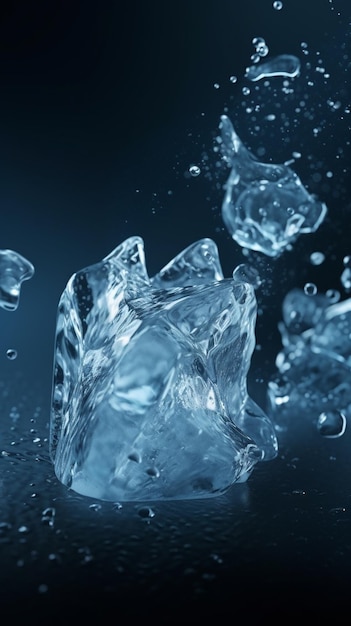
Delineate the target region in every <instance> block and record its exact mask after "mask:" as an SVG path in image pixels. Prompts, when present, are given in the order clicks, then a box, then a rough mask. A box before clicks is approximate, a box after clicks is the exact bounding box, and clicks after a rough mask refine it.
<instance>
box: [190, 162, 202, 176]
mask: <svg viewBox="0 0 351 626" xmlns="http://www.w3.org/2000/svg"><path fill="white" fill-rule="evenodd" d="M189 174H191V176H194V177H196V176H199V175H200V174H201V169H200V168H199V166H198V165H190V167H189Z"/></svg>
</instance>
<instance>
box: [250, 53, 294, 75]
mask: <svg viewBox="0 0 351 626" xmlns="http://www.w3.org/2000/svg"><path fill="white" fill-rule="evenodd" d="M300 68H301V63H300V59H299V58H298V57H296V56H294V55H293V54H280V55H279V56H276V57H273V58H272V59H269V60H267V61H265V63H258V64H256V65H250V67H248V68H247V69H246V72H245V77H246V78H248V79H249V80H252V81H256V80H261V79H262V78H271V77H273V76H285V77H286V78H295V76H298V75H299V74H300Z"/></svg>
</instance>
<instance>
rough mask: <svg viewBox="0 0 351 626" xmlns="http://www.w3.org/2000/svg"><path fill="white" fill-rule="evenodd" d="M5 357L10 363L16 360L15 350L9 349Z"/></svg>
mask: <svg viewBox="0 0 351 626" xmlns="http://www.w3.org/2000/svg"><path fill="white" fill-rule="evenodd" d="M6 356H7V358H8V359H9V360H10V361H13V360H14V359H16V358H17V350H14V348H9V349H8V350H7V351H6Z"/></svg>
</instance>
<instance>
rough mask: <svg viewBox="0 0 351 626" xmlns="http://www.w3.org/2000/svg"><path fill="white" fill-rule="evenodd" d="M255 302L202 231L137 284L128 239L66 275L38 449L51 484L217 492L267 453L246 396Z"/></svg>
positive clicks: (85, 489) (117, 495)
mask: <svg viewBox="0 0 351 626" xmlns="http://www.w3.org/2000/svg"><path fill="white" fill-rule="evenodd" d="M255 320H256V298H255V293H254V288H253V286H252V285H250V284H248V283H246V282H240V281H238V280H237V281H234V280H232V279H224V278H223V274H222V269H221V266H220V262H219V258H218V251H217V247H216V245H215V243H214V242H213V241H211V240H210V239H203V240H201V241H198V242H196V243H194V244H192V245H191V246H189V247H188V248H187V249H186V250H184V251H183V252H182V253H180V254H179V255H178V256H176V257H175V259H174V260H173V261H171V262H170V263H169V264H168V265H166V266H165V267H164V268H163V269H162V270H161V271H160V272H159V273H158V274H157V275H156V276H154V277H153V278H149V276H148V274H147V270H146V267H145V262H144V251H143V241H142V239H140V238H139V237H131V238H129V239H127V240H126V241H124V242H123V243H122V244H121V245H119V246H118V247H117V248H116V249H115V250H114V251H113V252H111V254H109V255H108V256H107V257H105V258H104V259H103V260H102V261H101V262H99V263H97V264H96V265H92V266H90V267H88V268H86V269H83V270H81V271H79V272H77V273H76V274H74V275H73V276H72V277H71V279H70V280H69V282H68V284H67V287H66V289H65V290H64V292H63V294H62V296H61V299H60V303H59V307H58V318H57V333H56V349H55V362H54V381H53V394H52V416H51V435H50V450H51V457H52V460H53V462H54V466H55V472H56V475H57V477H58V478H59V480H61V481H62V482H63V483H64V484H65V485H67V486H69V487H70V488H72V489H73V490H74V491H76V492H78V493H81V494H83V495H87V496H91V497H94V498H100V499H103V500H112V501H123V500H155V499H183V498H201V497H209V496H214V495H217V494H220V493H223V492H224V491H225V490H226V489H228V488H229V487H230V485H232V484H233V483H235V482H236V481H241V482H242V481H244V480H246V479H247V478H248V476H249V475H250V473H251V471H252V470H253V467H254V466H255V464H256V463H257V462H258V461H260V460H262V459H265V460H268V459H272V458H274V457H275V456H276V453H277V440H276V436H275V431H274V428H273V427H272V424H271V422H270V420H269V419H268V418H267V416H266V415H265V414H264V413H263V411H262V410H261V409H260V408H259V407H257V405H256V404H255V403H254V402H253V401H252V400H251V399H250V398H249V397H248V393H247V387H246V377H247V373H248V369H249V365H250V359H251V355H252V351H253V349H254V345H255V338H254V326H255Z"/></svg>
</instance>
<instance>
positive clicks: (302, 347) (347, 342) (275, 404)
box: [268, 289, 351, 430]
mask: <svg viewBox="0 0 351 626" xmlns="http://www.w3.org/2000/svg"><path fill="white" fill-rule="evenodd" d="M328 300H329V298H328V297H327V296H322V295H316V296H312V297H311V296H307V295H306V294H305V293H304V292H303V291H302V290H299V289H294V290H292V291H291V292H289V293H288V294H287V296H286V298H285V299H284V302H283V321H282V322H281V323H280V324H279V329H280V332H281V335H282V343H283V349H282V351H281V352H280V353H279V354H278V355H277V359H276V365H277V368H278V371H279V374H278V376H276V377H274V378H273V379H272V380H271V381H270V383H269V385H268V397H269V401H270V405H271V408H272V410H273V412H275V413H276V417H278V418H279V417H282V418H283V420H284V417H285V416H284V412H286V410H288V411H289V410H290V407H294V408H295V409H296V408H298V409H299V410H300V411H301V412H306V414H307V415H308V416H312V417H313V418H315V419H317V417H318V415H319V414H320V413H322V412H323V413H327V414H328V415H329V413H328V412H330V411H331V412H333V411H339V412H340V411H343V412H345V414H346V415H348V414H349V415H351V414H350V411H351V385H350V377H351V299H348V300H344V301H343V302H338V303H336V304H329V305H328ZM294 312H295V314H294ZM331 414H332V415H333V413H331ZM331 421H332V420H331V418H330V419H329V418H328V424H330V423H331ZM318 424H319V423H318ZM323 424H324V426H325V428H324V430H325V429H326V428H327V423H326V420H324V421H323ZM321 426H322V424H319V425H318V428H320V427H321Z"/></svg>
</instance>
